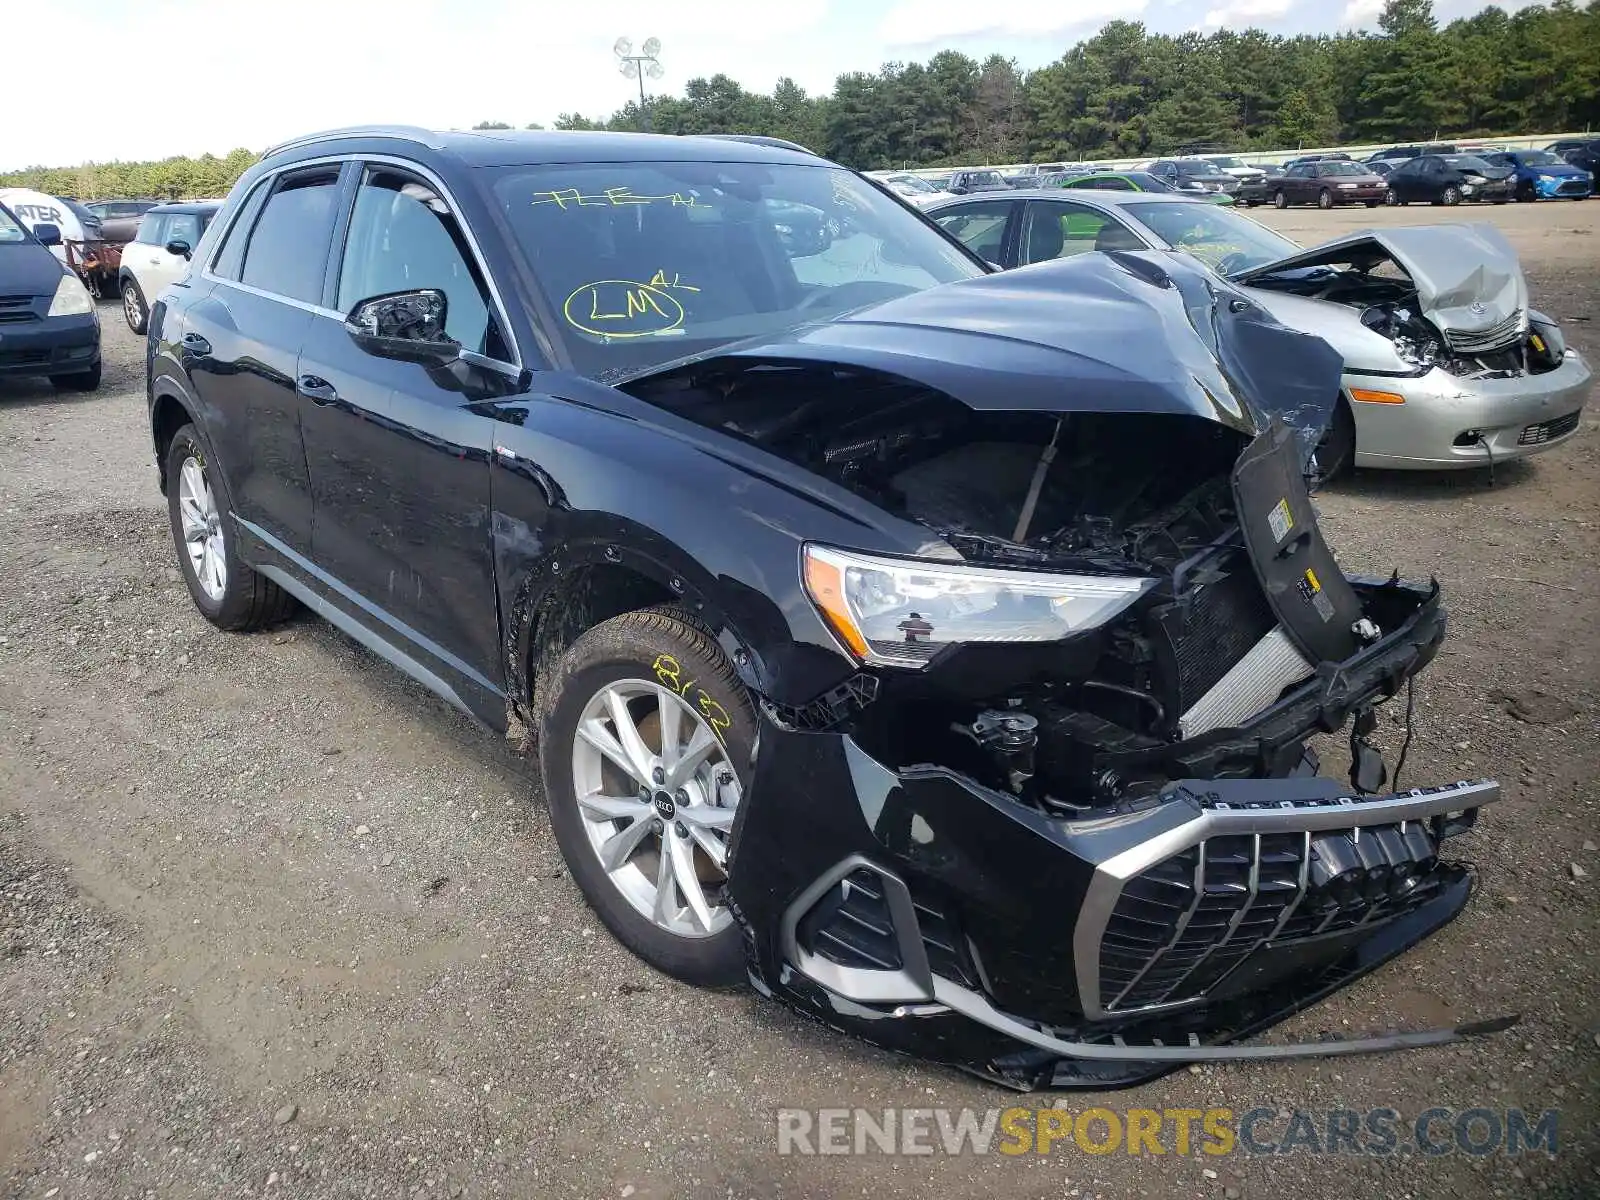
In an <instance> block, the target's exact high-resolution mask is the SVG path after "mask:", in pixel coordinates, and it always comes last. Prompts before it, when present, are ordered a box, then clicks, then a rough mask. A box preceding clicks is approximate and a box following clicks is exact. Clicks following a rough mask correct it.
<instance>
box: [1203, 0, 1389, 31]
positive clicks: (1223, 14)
mask: <svg viewBox="0 0 1600 1200" xmlns="http://www.w3.org/2000/svg"><path fill="white" fill-rule="evenodd" d="M1352 2H1353V3H1365V2H1366V0H1352ZM1379 2H1380V3H1381V2H1382V0H1379ZM1292 3H1293V0H1228V2H1227V3H1225V4H1222V5H1220V6H1218V7H1217V8H1213V9H1212V10H1211V11H1210V12H1208V13H1206V15H1205V19H1204V20H1203V21H1201V24H1202V25H1204V26H1206V28H1208V29H1214V28H1221V27H1226V28H1229V29H1239V28H1242V27H1245V26H1249V25H1253V24H1255V23H1257V22H1259V21H1273V20H1277V19H1278V18H1279V17H1282V16H1284V15H1285V14H1286V13H1288V11H1289V9H1290V7H1291V6H1292Z"/></svg>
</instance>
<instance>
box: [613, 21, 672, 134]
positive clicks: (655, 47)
mask: <svg viewBox="0 0 1600 1200" xmlns="http://www.w3.org/2000/svg"><path fill="white" fill-rule="evenodd" d="M612 50H614V51H615V52H616V55H617V70H619V71H621V72H622V77H623V78H624V79H637V80H638V81H639V120H640V122H641V123H642V124H643V126H644V131H645V132H646V133H649V132H650V110H649V109H648V108H646V107H645V105H644V81H645V78H646V77H647V76H648V77H649V78H651V79H660V78H661V76H662V75H663V74H665V72H664V71H662V69H661V62H660V54H661V39H660V38H646V39H645V42H644V45H642V46H640V47H639V53H638V54H635V53H634V52H633V43H632V42H631V41H629V40H628V39H627V38H625V37H624V38H618V39H617V44H616V45H615V46H613V47H612Z"/></svg>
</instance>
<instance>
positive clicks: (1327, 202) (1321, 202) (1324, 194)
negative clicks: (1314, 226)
mask: <svg viewBox="0 0 1600 1200" xmlns="http://www.w3.org/2000/svg"><path fill="white" fill-rule="evenodd" d="M1317 207H1318V208H1332V207H1333V193H1332V192H1330V191H1329V190H1328V189H1327V188H1323V189H1322V190H1321V191H1320V192H1318V193H1317Z"/></svg>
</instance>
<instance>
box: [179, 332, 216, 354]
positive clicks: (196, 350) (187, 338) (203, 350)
mask: <svg viewBox="0 0 1600 1200" xmlns="http://www.w3.org/2000/svg"><path fill="white" fill-rule="evenodd" d="M183 348H184V349H185V350H187V351H189V353H191V354H210V353H211V343H210V342H208V341H206V339H205V338H203V337H201V336H200V335H199V334H198V333H186V334H184V335H183Z"/></svg>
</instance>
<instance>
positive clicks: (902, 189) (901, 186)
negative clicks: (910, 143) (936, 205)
mask: <svg viewBox="0 0 1600 1200" xmlns="http://www.w3.org/2000/svg"><path fill="white" fill-rule="evenodd" d="M883 182H884V186H886V187H887V188H888V189H889V190H890V191H891V192H893V193H894V194H895V195H897V196H901V197H903V198H905V199H906V200H909V201H910V202H911V203H912V204H915V205H916V206H917V207H918V208H921V207H922V206H923V205H925V204H931V203H932V202H933V201H935V200H942V199H944V198H945V197H946V196H947V195H949V193H948V192H942V191H940V190H939V189H938V188H936V187H934V186H933V184H931V183H929V182H928V181H927V180H926V179H923V178H922V177H921V176H920V175H908V174H904V173H902V174H899V175H885V176H883Z"/></svg>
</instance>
